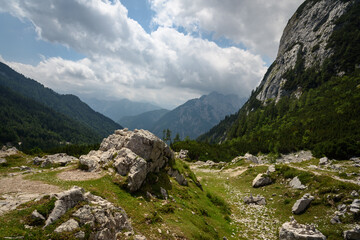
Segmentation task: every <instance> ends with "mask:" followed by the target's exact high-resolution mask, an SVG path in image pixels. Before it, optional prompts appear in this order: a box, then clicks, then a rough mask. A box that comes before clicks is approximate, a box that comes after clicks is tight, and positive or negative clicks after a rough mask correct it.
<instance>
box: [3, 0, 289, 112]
mask: <svg viewBox="0 0 360 240" xmlns="http://www.w3.org/2000/svg"><path fill="white" fill-rule="evenodd" d="M258 1H259V0H256V2H258ZM161 2H162V4H163V5H162V6H163V8H162V9H160V8H159V6H160V5H159V4H160V3H161ZM184 2H187V1H184ZM194 2H199V3H201V4H205V3H207V2H208V3H209V6H210V7H209V9H207V8H205V9H204V10H203V11H199V12H197V9H198V7H199V6H201V5H199V4H194V5H191V4H189V6H190V8H185V9H182V8H183V5H182V1H175V0H174V1H172V0H170V1H165V2H164V1H160V0H157V1H155V0H154V1H152V4H153V6H154V7H158V15H157V18H156V19H157V21H160V20H161V18H164V22H163V23H162V25H161V26H160V27H158V28H157V30H155V31H154V32H152V33H151V34H148V33H146V32H145V31H144V29H143V28H142V27H141V26H140V25H139V24H138V23H137V22H136V21H134V20H132V19H130V18H128V16H127V10H126V8H125V7H124V6H123V5H122V4H121V3H120V2H119V1H117V0H116V1H113V3H112V2H110V1H109V0H61V1H55V0H36V1H35V0H34V1H29V0H12V1H7V0H0V4H1V6H2V7H1V9H0V11H7V12H10V13H11V14H12V15H14V16H16V17H18V18H21V19H28V20H30V21H31V22H32V23H33V24H34V26H35V28H36V31H37V33H38V36H39V38H40V39H42V40H45V41H49V42H54V43H55V42H56V43H60V44H63V45H66V46H68V47H70V48H72V49H75V50H76V51H78V52H80V53H82V54H83V55H85V56H86V58H84V59H82V60H79V61H70V60H65V59H62V58H60V57H57V58H49V59H44V60H42V61H41V62H40V63H39V64H38V65H36V66H31V65H26V64H21V63H16V62H10V63H9V62H7V63H8V64H9V65H10V66H12V67H13V68H15V69H16V70H17V71H19V72H21V73H23V74H25V75H26V76H29V77H31V78H34V79H35V80H38V81H40V82H41V83H43V84H44V85H45V86H48V87H50V88H53V89H54V90H56V91H59V92H61V93H74V94H77V95H80V96H84V95H87V96H94V97H98V98H111V97H113V98H129V99H132V100H137V101H152V102H154V103H157V104H159V105H161V106H166V107H172V106H175V105H177V104H181V103H183V102H184V101H185V100H188V99H189V98H194V97H198V96H199V95H201V94H204V93H209V92H211V91H214V90H216V91H219V92H222V93H236V94H239V95H240V96H247V95H248V94H249V93H250V91H251V90H252V89H253V88H254V87H256V86H257V85H258V83H259V81H260V80H261V78H262V76H263V74H264V72H265V70H266V67H265V64H264V62H263V60H262V58H261V57H260V55H256V54H254V53H251V52H249V51H246V50H242V49H239V48H236V47H228V48H222V47H219V46H218V45H217V44H215V43H214V42H211V41H208V40H206V39H202V38H199V37H194V36H192V35H190V34H183V33H180V32H178V31H177V30H176V29H175V28H173V26H174V19H173V18H175V20H176V19H177V18H179V19H180V20H181V24H180V23H176V25H181V26H186V27H192V28H196V27H201V28H204V29H207V30H211V31H215V30H216V29H211V28H209V27H207V26H210V25H211V24H212V23H213V22H214V18H218V17H219V18H218V21H219V24H218V26H215V27H216V28H217V27H220V25H221V23H222V24H224V22H225V20H226V19H222V17H223V16H222V17H221V16H217V15H214V13H213V12H212V11H211V9H212V7H214V6H215V5H216V4H215V3H216V2H217V1H215V0H212V1H205V2H201V1H194ZM226 2H229V1H226ZM244 2H247V1H244ZM279 2H282V3H283V4H284V5H286V6H287V5H288V4H286V1H285V0H284V1H279ZM175 3H176V4H178V6H177V7H175V8H174V9H173V11H174V13H171V14H167V16H164V17H161V14H162V11H165V9H166V8H167V7H169V6H174V5H173V4H175ZM234 4H235V7H234V8H238V6H237V5H239V6H243V4H240V2H239V3H238V4H237V3H234ZM224 5H226V4H224ZM250 5H251V4H250ZM221 9H222V8H221ZM184 11H185V12H188V14H187V15H188V18H189V19H187V18H184V19H183V20H182V18H183V17H182V15H184V14H185V13H184ZM232 11H234V12H236V10H232ZM179 13H181V14H179ZM192 13H196V14H195V15H194V16H196V18H197V20H196V19H195V20H194V19H192V18H190V16H191V14H192ZM234 14H235V13H234ZM234 14H233V17H234V16H235V15H234ZM185 15H186V14H185ZM172 16H173V18H172ZM252 17H253V16H252ZM249 18H250V16H249ZM206 19H208V20H206ZM180 20H179V21H180ZM235 20H236V19H235ZM184 21H185V22H184ZM183 22H184V23H183ZM159 23H160V22H159ZM195 23H196V24H195ZM205 23H206V24H208V25H206V24H205ZM237 23H239V22H238V21H237ZM234 24H236V22H234V23H233V22H229V26H228V27H227V29H223V32H221V31H220V32H217V34H218V35H225V36H227V35H226V34H228V35H229V34H230V32H231V26H233V25H234ZM256 27H257V29H258V30H259V29H262V27H261V26H256ZM269 31H270V30H269ZM235 32H236V31H235ZM234 34H235V35H234V37H233V38H234V39H235V38H236V36H238V34H239V33H234ZM271 36H273V35H271V34H270V38H272V37H271ZM254 42H255V40H254Z"/></svg>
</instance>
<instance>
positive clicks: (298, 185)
mask: <svg viewBox="0 0 360 240" xmlns="http://www.w3.org/2000/svg"><path fill="white" fill-rule="evenodd" d="M289 184H290V187H291V188H293V189H300V190H303V189H305V188H306V186H305V185H303V184H302V183H301V181H300V179H299V178H298V177H297V176H296V177H294V178H293V179H292V180H291V181H290V183H289Z"/></svg>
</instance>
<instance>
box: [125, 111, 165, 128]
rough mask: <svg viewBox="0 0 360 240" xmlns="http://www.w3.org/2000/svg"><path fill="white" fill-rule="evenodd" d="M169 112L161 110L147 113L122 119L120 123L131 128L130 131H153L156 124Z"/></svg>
mask: <svg viewBox="0 0 360 240" xmlns="http://www.w3.org/2000/svg"><path fill="white" fill-rule="evenodd" d="M168 112H169V110H167V109H159V110H154V111H149V112H145V113H142V114H139V115H136V116H128V117H122V118H121V119H120V120H119V123H120V124H121V125H122V126H124V127H126V128H129V129H130V130H133V129H136V128H137V129H146V130H151V129H152V128H153V126H154V124H155V123H156V122H157V121H158V120H159V119H160V118H161V117H162V116H164V115H165V114H166V113H168Z"/></svg>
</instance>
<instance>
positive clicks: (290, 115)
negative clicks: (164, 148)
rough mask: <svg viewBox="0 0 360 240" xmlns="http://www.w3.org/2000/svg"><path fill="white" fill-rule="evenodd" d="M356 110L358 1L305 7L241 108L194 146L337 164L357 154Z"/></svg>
mask: <svg viewBox="0 0 360 240" xmlns="http://www.w3.org/2000/svg"><path fill="white" fill-rule="evenodd" d="M359 111H360V1H358V0H353V1H345V0H307V1H305V2H304V3H303V4H302V5H301V6H300V7H299V9H298V10H297V11H296V13H295V14H294V15H293V16H292V18H291V19H290V20H289V22H288V24H287V26H286V28H285V30H284V33H283V36H282V38H281V41H280V47H279V51H278V55H277V58H276V60H275V61H274V63H273V64H272V65H271V66H270V68H269V69H268V71H267V73H266V74H265V76H264V78H263V80H262V82H261V83H260V85H259V86H258V87H257V89H256V90H255V91H253V93H252V95H251V96H250V98H249V100H248V101H247V102H246V104H245V105H244V106H243V107H242V108H241V109H240V111H239V112H238V114H236V115H233V116H231V117H229V118H227V119H225V120H224V121H222V122H221V123H220V124H218V125H217V126H215V127H214V128H213V129H211V130H210V131H209V132H208V133H206V134H204V135H203V136H201V137H199V138H198V140H200V141H208V142H213V143H219V142H224V141H225V142H227V144H228V145H229V147H233V148H237V149H238V151H242V152H246V151H250V152H252V153H254V154H256V153H258V152H274V153H278V152H282V153H284V152H290V151H295V150H298V149H310V150H312V151H313V153H315V154H316V155H317V156H323V155H326V156H328V157H332V158H338V159H343V158H347V157H351V156H353V155H360V150H359V149H360V130H359V128H358V126H359V124H360V114H359ZM226 140H228V141H226Z"/></svg>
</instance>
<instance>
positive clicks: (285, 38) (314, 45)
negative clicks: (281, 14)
mask: <svg viewBox="0 0 360 240" xmlns="http://www.w3.org/2000/svg"><path fill="white" fill-rule="evenodd" d="M352 3H353V1H343V0H307V1H305V2H304V3H303V4H302V5H301V6H300V7H299V9H298V10H297V11H296V13H295V14H294V15H293V16H292V18H291V19H290V20H289V22H288V24H287V26H286V28H285V30H284V33H283V35H282V37H281V40H280V46H279V51H278V55H277V58H276V60H275V61H274V63H273V64H272V65H271V67H270V68H269V70H268V72H267V74H266V75H265V77H264V79H263V81H262V82H261V84H260V86H259V88H258V89H259V90H260V92H259V93H258V94H257V96H256V98H257V99H258V100H260V101H262V102H264V101H266V100H268V99H275V100H276V101H278V100H279V99H280V98H281V97H282V96H284V95H287V94H290V93H289V92H287V91H286V90H285V89H284V85H285V83H286V82H287V79H286V77H285V76H284V75H285V74H286V73H287V72H288V71H289V70H292V69H294V68H295V67H296V65H297V63H298V62H299V61H302V64H303V67H304V68H305V69H308V68H310V67H313V66H315V65H319V66H321V65H322V63H323V62H324V60H325V59H327V58H329V57H330V56H331V54H332V53H333V50H332V49H331V48H328V47H327V43H328V41H329V39H330V36H331V34H332V32H333V30H334V28H335V26H336V25H335V21H336V20H337V19H338V18H339V17H340V16H341V15H343V14H344V13H345V12H346V9H347V7H348V6H349V5H350V4H352Z"/></svg>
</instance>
